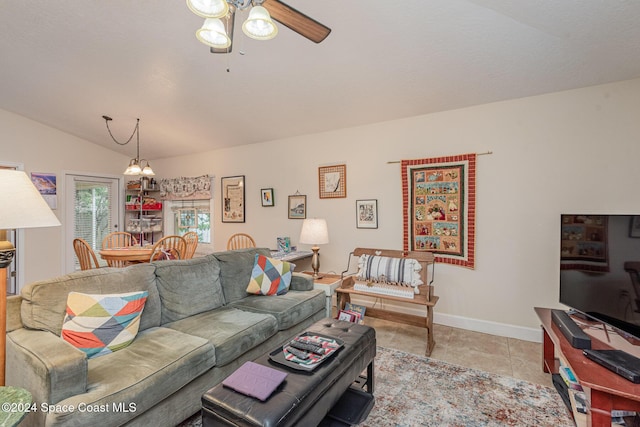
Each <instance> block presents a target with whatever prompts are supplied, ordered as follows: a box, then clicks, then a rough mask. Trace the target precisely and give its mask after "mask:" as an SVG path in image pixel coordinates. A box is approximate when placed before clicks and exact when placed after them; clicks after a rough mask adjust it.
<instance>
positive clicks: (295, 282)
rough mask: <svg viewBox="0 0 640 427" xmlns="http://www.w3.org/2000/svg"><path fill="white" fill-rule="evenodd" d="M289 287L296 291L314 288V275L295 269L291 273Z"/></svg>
mask: <svg viewBox="0 0 640 427" xmlns="http://www.w3.org/2000/svg"><path fill="white" fill-rule="evenodd" d="M289 289H291V290H294V291H310V290H312V289H313V277H312V276H310V275H308V274H304V273H296V272H295V271H294V272H293V274H292V275H291V286H290V287H289Z"/></svg>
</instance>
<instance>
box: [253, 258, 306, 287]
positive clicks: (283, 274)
mask: <svg viewBox="0 0 640 427" xmlns="http://www.w3.org/2000/svg"><path fill="white" fill-rule="evenodd" d="M295 267H296V265H295V264H292V263H290V262H287V261H280V260H279V259H275V258H269V257H266V256H264V255H258V254H256V259H255V261H254V263H253V270H252V271H251V279H250V280H249V286H247V293H249V294H254V295H283V294H286V293H287V291H288V290H289V286H291V274H292V273H293V269H294V268H295Z"/></svg>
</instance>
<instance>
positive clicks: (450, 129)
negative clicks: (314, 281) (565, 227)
mask: <svg viewBox="0 0 640 427" xmlns="http://www.w3.org/2000/svg"><path fill="white" fill-rule="evenodd" d="M381 108H383V107H382V106H381ZM639 113H640V80H633V81H627V82H620V83H616V84H609V85H602V86H596V87H591V88H585V89H580V90H574V91H567V92H558V93H553V94H548V95H543V96H537V97H530V98H523V99H517V100H512V101H506V102H501V103H494V104H487V105H481V106H477V107H471V108H465V109H460V110H455V111H448V112H443V113H437V114H429V115H425V116H419V117H412V118H409V119H404V120H396V121H390V122H383V123H378V124H374V125H370V126H362V127H357V128H350V129H342V130H335V131H332V132H327V133H321V134H314V135H306V136H300V137H295V138H289V139H285V140H278V141H270V142H267V143H261V144H254V145H249V146H244V147H238V148H233V149H224V150H217V151H211V152H208V153H203V154H199V155H197V156H185V157H180V158H175V159H165V160H154V161H153V167H154V170H155V171H156V173H157V174H158V176H159V177H176V176H197V175H201V174H205V173H208V174H211V175H215V180H214V184H215V185H214V191H215V198H214V200H213V206H214V209H215V216H214V220H213V225H214V227H215V231H214V247H215V249H216V250H222V249H224V247H225V244H226V240H227V238H228V236H229V235H231V234H232V233H235V232H247V233H250V234H251V235H253V236H254V237H255V239H256V241H257V242H258V244H259V245H260V246H268V247H274V246H275V241H276V237H278V236H290V237H291V239H292V243H293V244H296V243H297V241H298V236H299V233H300V227H301V224H302V222H301V221H300V220H289V219H287V212H286V205H287V196H288V195H291V194H294V193H295V192H296V191H299V192H300V193H301V194H306V195H307V205H308V210H307V216H308V217H323V218H326V219H327V222H328V224H329V232H330V239H331V242H330V243H329V244H328V245H324V246H322V248H321V251H320V252H321V254H322V257H321V259H322V266H321V270H323V271H335V272H340V271H341V270H343V269H344V268H345V267H346V261H347V255H348V253H349V251H350V250H352V249H353V248H354V247H357V246H361V247H381V248H389V249H398V248H401V247H402V208H401V202H402V198H401V187H400V167H399V165H398V164H387V162H388V161H394V160H401V159H411V158H424V157H438V156H443V155H455V154H462V153H469V152H484V151H487V150H491V151H493V154H492V155H487V156H480V157H479V158H478V163H477V233H476V242H477V246H476V268H475V270H469V269H465V268H460V267H454V266H449V265H438V267H437V271H436V283H435V284H436V293H437V294H438V295H439V296H440V302H439V303H438V306H437V307H436V321H437V322H439V323H443V324H449V325H453V326H459V327H466V328H470V329H476V330H481V331H486V332H491V333H496V334H502V335H509V336H519V337H522V338H525V339H539V338H540V333H539V328H538V322H537V319H536V317H535V314H534V312H533V307H534V306H549V307H550V306H558V303H557V301H558V271H557V270H558V253H559V250H558V244H559V241H558V240H559V238H558V236H559V216H560V213H562V212H585V213H586V212H618V213H623V212H624V213H640V199H638V198H637V197H636V193H637V184H638V182H640V179H639V178H640V177H639V174H640V172H638V169H639V168H638V167H637V162H638V159H639V158H640V143H639V140H640V120H638V117H639V116H640V115H639ZM16 119H17V118H16V116H13V115H10V114H8V113H2V114H0V124H2V126H1V128H2V129H3V139H4V138H5V136H6V131H5V129H6V128H7V125H11V126H10V127H11V128H14V127H15V125H14V124H13V123H10V122H13V121H16ZM22 121H23V122H24V123H23V125H22V126H20V127H19V128H16V129H14V130H13V131H11V134H12V135H11V136H10V138H11V139H15V138H16V137H17V134H18V133H20V134H22V133H26V134H28V135H29V136H23V135H20V140H21V141H28V142H29V144H30V146H31V148H33V147H35V146H38V147H44V146H45V145H46V144H44V143H43V141H47V140H51V139H54V140H55V144H52V145H51V146H50V147H51V150H52V152H51V153H49V156H47V155H46V154H44V153H43V154H38V158H37V159H31V156H33V151H34V150H33V149H25V150H22V151H11V152H10V153H9V154H11V155H10V156H9V158H6V157H7V156H6V155H5V147H4V143H3V147H2V149H1V150H0V160H11V161H21V162H24V163H25V166H26V168H27V169H28V170H44V171H53V172H58V171H59V170H61V169H64V168H67V167H70V166H69V165H68V164H67V162H66V159H65V156H63V155H62V154H59V152H58V150H64V149H65V148H67V147H71V146H73V147H74V150H78V148H77V147H81V148H82V149H83V150H86V152H87V153H90V152H94V153H95V150H100V149H99V148H95V147H91V148H89V147H88V146H87V144H85V143H83V142H82V141H79V140H77V139H76V138H73V137H70V136H68V135H64V134H61V133H59V132H56V131H53V130H51V129H47V128H44V127H42V126H40V125H37V124H35V123H33V122H29V121H27V120H26V119H24V120H22ZM22 127H24V129H22ZM42 134H44V136H48V138H46V137H44V138H43V137H42ZM53 134H55V137H54V136H53ZM4 140H5V141H6V139H4ZM12 150H13V148H12ZM18 150H19V149H18ZM67 151H70V150H67ZM63 152H64V151H63ZM53 153H56V154H53ZM103 155H104V156H109V154H108V152H104V153H103ZM110 155H111V156H112V158H113V159H112V160H113V161H104V159H105V158H107V157H103V159H102V160H103V161H101V162H99V163H98V162H96V163H95V164H91V163H89V164H86V165H87V167H86V168H87V169H90V168H96V170H100V169H99V168H100V167H101V166H102V167H104V165H106V164H109V163H113V164H115V165H116V166H115V169H117V171H119V170H120V169H121V165H122V163H123V162H126V159H123V158H122V156H117V155H115V154H112V153H111V154H110ZM48 157H50V158H51V159H53V161H55V163H56V164H55V165H52V164H51V163H50V162H49V160H50V159H49V158H48ZM63 159H65V160H64V161H63ZM341 163H345V164H346V165H347V198H345V199H323V200H320V199H319V197H318V166H322V165H330V164H341ZM108 172H112V173H113V172H115V171H114V170H110V171H108ZM232 175H245V176H246V195H247V200H246V205H247V206H246V217H247V221H246V223H244V224H228V223H225V224H222V223H221V222H220V215H219V211H220V199H219V190H220V177H223V176H232ZM267 187H272V188H274V190H275V204H276V206H275V207H269V208H266V207H261V206H260V189H261V188H267ZM369 198H371V199H378V214H379V228H378V229H376V230H371V229H357V228H356V227H355V201H356V200H357V199H369ZM30 233H31V231H30ZM33 233H38V235H37V237H38V238H47V237H57V234H59V233H60V231H49V230H47V231H46V232H45V231H35V230H34V231H33ZM34 238H35V234H34ZM57 241H58V244H57V245H53V246H54V247H52V246H51V245H43V246H44V247H45V248H47V249H50V250H51V251H52V252H53V253H54V255H53V257H54V258H58V257H57V253H56V251H59V250H60V243H59V239H57ZM299 246H300V247H302V248H307V247H308V246H305V245H299ZM31 251H36V248H31V247H30V257H29V259H28V261H31V262H35V264H36V265H38V268H39V269H43V268H44V267H43V266H42V265H41V264H42V263H41V262H40V261H39V260H38V258H39V257H41V256H44V255H45V253H38V254H37V255H35V256H34V255H33V254H31ZM43 252H44V251H43ZM49 255H50V254H49ZM61 263H62V262H61V261H60V260H59V259H56V260H55V261H54V262H47V263H46V267H47V268H46V270H44V269H43V270H41V272H39V273H33V274H30V276H31V277H34V278H40V277H42V276H43V275H46V276H49V275H52V274H55V273H57V272H58V271H60V268H59V265H60V264H61Z"/></svg>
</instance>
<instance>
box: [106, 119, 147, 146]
mask: <svg viewBox="0 0 640 427" xmlns="http://www.w3.org/2000/svg"><path fill="white" fill-rule="evenodd" d="M102 118H103V119H104V121H105V122H106V123H107V130H108V131H109V136H110V137H111V139H113V142H115V143H116V144H118V145H127V144H128V143H130V142H131V140H132V139H133V136H134V135H135V134H136V133H137V132H138V128H139V126H140V119H136V127H134V128H133V133H132V134H131V136H130V137H129V139H127V140H126V141H125V142H119V141H118V140H117V139H116V138H115V137H114V136H113V133H111V128H110V127H109V121H111V120H112V119H111V118H110V117H107V116H102Z"/></svg>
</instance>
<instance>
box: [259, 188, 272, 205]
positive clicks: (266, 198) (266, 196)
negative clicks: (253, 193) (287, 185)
mask: <svg viewBox="0 0 640 427" xmlns="http://www.w3.org/2000/svg"><path fill="white" fill-rule="evenodd" d="M260 200H261V201H262V206H275V200H273V188H263V189H262V190H260Z"/></svg>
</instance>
